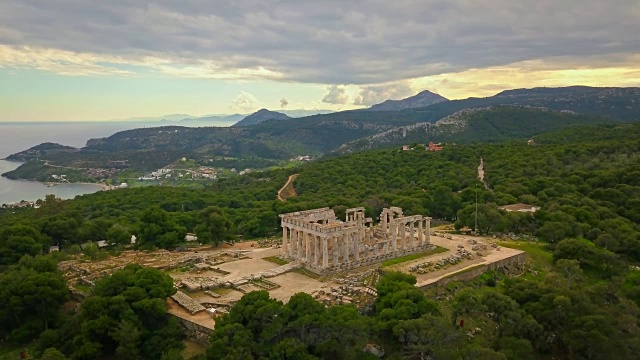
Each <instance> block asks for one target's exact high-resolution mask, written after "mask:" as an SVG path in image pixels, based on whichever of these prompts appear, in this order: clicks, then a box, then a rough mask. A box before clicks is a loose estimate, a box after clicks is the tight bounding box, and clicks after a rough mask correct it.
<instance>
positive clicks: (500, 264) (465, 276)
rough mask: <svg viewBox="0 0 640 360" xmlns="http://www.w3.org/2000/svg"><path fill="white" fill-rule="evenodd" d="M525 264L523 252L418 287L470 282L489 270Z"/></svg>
mask: <svg viewBox="0 0 640 360" xmlns="http://www.w3.org/2000/svg"><path fill="white" fill-rule="evenodd" d="M525 262H526V255H525V253H524V252H522V253H520V254H516V255H513V256H510V257H508V258H506V259H502V260H498V261H495V262H492V263H490V264H481V265H477V266H476V267H472V268H471V269H470V270H467V271H465V270H464V269H463V270H460V271H459V272H457V273H454V274H452V275H449V276H446V277H444V278H442V279H439V280H437V281H434V282H431V283H428V284H424V285H418V286H419V287H420V288H421V289H428V288H431V287H435V286H442V285H446V284H447V283H449V282H452V281H468V280H471V279H474V278H476V277H478V276H480V275H482V274H484V273H486V272H487V271H489V270H497V269H500V268H510V267H520V266H522V265H524V263H525Z"/></svg>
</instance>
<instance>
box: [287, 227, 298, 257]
mask: <svg viewBox="0 0 640 360" xmlns="http://www.w3.org/2000/svg"><path fill="white" fill-rule="evenodd" d="M289 234H290V237H289V256H290V257H291V258H293V257H294V255H295V254H297V251H296V248H297V247H298V239H297V234H296V229H294V228H289Z"/></svg>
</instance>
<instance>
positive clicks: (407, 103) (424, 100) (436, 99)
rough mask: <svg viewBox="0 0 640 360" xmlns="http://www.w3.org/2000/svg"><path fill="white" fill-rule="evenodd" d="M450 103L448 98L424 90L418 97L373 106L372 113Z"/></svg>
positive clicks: (387, 101)
mask: <svg viewBox="0 0 640 360" xmlns="http://www.w3.org/2000/svg"><path fill="white" fill-rule="evenodd" d="M444 101H449V100H448V99H447V98H445V97H443V96H440V95H438V94H435V93H432V92H431V91H429V90H422V91H421V92H419V93H417V94H416V95H413V96H410V97H408V98H405V99H402V100H386V101H384V102H382V103H380V104H376V105H373V106H371V107H370V108H369V109H368V110H370V111H397V110H404V109H414V108H421V107H425V106H429V105H433V104H437V103H440V102H444Z"/></svg>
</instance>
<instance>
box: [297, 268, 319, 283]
mask: <svg viewBox="0 0 640 360" xmlns="http://www.w3.org/2000/svg"><path fill="white" fill-rule="evenodd" d="M293 272H294V273H298V274H300V275H304V276H308V277H310V278H312V279H315V280H320V278H321V276H320V275H318V274H316V273H314V272H313V271H309V270H307V269H305V268H300V269H295V270H293Z"/></svg>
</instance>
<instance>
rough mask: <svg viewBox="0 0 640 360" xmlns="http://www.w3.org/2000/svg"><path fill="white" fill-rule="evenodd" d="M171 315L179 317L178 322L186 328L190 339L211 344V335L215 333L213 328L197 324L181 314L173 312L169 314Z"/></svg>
mask: <svg viewBox="0 0 640 360" xmlns="http://www.w3.org/2000/svg"><path fill="white" fill-rule="evenodd" d="M169 315H171V316H174V317H175V318H176V319H178V322H179V323H180V325H182V327H183V328H184V330H185V334H186V335H187V338H188V339H190V340H193V341H197V342H199V343H202V344H205V345H208V344H209V337H210V336H211V334H212V333H213V330H212V329H209V328H207V327H204V326H202V325H200V324H196V323H194V322H192V321H189V320H187V319H185V318H181V317H180V316H176V315H173V314H169Z"/></svg>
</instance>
